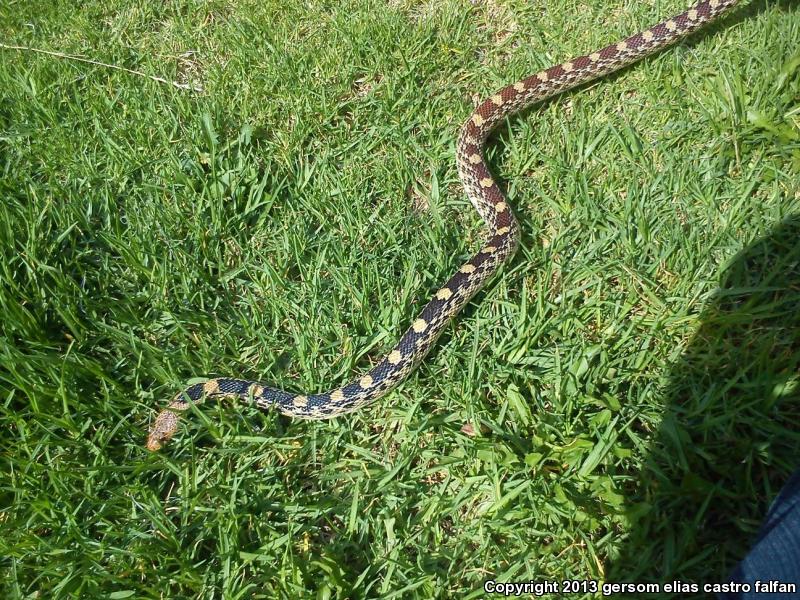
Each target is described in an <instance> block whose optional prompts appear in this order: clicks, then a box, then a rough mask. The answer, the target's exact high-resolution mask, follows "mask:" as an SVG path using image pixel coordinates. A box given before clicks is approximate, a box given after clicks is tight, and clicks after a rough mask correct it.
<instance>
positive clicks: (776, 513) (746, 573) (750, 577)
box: [718, 470, 800, 600]
mask: <svg viewBox="0 0 800 600" xmlns="http://www.w3.org/2000/svg"><path fill="white" fill-rule="evenodd" d="M730 581H734V582H737V583H748V584H750V586H751V587H750V591H741V592H738V593H728V594H720V595H718V598H720V600H779V599H780V600H787V599H788V598H800V470H798V471H795V473H794V474H793V475H792V477H791V479H789V481H788V482H787V483H786V485H785V486H784V487H783V489H782V490H781V492H780V494H778V497H777V498H776V499H775V502H773V504H772V506H771V507H770V509H769V512H768V513H767V518H766V520H765V521H764V524H763V525H762V526H761V530H760V531H759V532H758V538H757V539H756V542H755V544H753V547H752V549H751V550H750V552H749V553H748V554H747V556H745V557H744V559H743V560H742V562H741V563H739V565H737V567H736V568H735V569H734V570H733V573H731V576H730ZM773 581H777V582H779V583H782V584H795V591H794V592H791V593H785V592H784V593H781V592H778V591H777V590H776V591H767V592H766V593H765V592H764V591H763V590H764V587H763V586H764V585H767V586H769V584H770V582H773ZM756 582H759V583H760V586H759V591H757V590H756ZM767 589H769V588H767Z"/></svg>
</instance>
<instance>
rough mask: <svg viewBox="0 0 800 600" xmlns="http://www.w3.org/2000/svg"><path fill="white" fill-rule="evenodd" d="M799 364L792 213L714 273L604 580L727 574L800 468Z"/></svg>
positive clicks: (797, 232) (796, 236) (799, 276)
mask: <svg viewBox="0 0 800 600" xmlns="http://www.w3.org/2000/svg"><path fill="white" fill-rule="evenodd" d="M799 363H800V216H793V217H792V218H789V219H787V220H785V221H783V222H782V223H780V224H779V225H778V226H776V227H775V228H774V230H773V231H772V232H771V233H770V234H769V235H768V236H766V237H764V238H762V239H759V240H757V241H756V242H755V243H753V244H752V245H750V246H749V247H747V248H746V249H744V250H743V251H741V252H740V253H739V254H738V255H737V256H736V257H734V259H733V260H732V261H731V262H730V264H729V266H727V267H726V268H724V270H723V273H722V277H721V284H720V286H719V289H718V290H717V292H716V293H715V295H714V296H713V298H712V299H711V301H710V302H709V304H708V306H707V307H706V308H705V309H704V310H703V313H702V315H701V325H700V328H699V330H698V331H697V333H696V334H695V336H694V338H693V339H692V341H691V344H690V346H689V348H688V350H687V351H686V352H685V353H684V355H683V356H682V357H681V359H680V360H679V361H678V362H677V363H676V364H675V365H674V368H673V373H672V376H671V379H670V382H669V387H668V388H667V393H666V403H665V406H666V410H665V413H664V419H663V422H662V425H661V427H660V430H659V432H658V434H657V436H656V437H655V442H654V443H653V445H652V447H651V450H650V456H649V459H648V462H647V464H646V466H645V468H644V469H643V471H642V473H641V474H640V475H639V477H638V480H639V481H638V485H637V486H636V489H635V490H632V492H631V493H630V494H628V497H629V498H630V504H629V507H628V510H629V514H630V517H631V519H632V521H633V522H632V524H631V527H630V531H631V532H632V533H631V535H630V537H629V538H628V539H627V540H626V542H625V544H624V545H623V551H622V553H621V555H620V556H619V557H617V559H616V560H614V561H612V564H611V565H609V569H608V570H607V579H608V580H609V581H651V582H670V581H672V580H673V579H679V580H682V581H684V582H697V583H705V582H709V580H710V579H711V578H713V579H711V580H713V581H727V580H728V579H727V577H728V574H729V572H730V570H731V569H732V568H733V566H734V565H735V563H736V562H737V561H738V560H739V559H740V558H741V557H742V556H743V555H744V554H745V553H746V552H747V550H748V548H749V546H750V544H751V543H752V542H753V540H754V538H755V534H756V532H757V530H758V527H759V525H760V523H761V521H762V519H763V518H764V516H765V515H766V512H767V508H768V506H769V503H770V501H771V500H772V499H773V498H774V497H775V496H776V494H777V493H778V491H779V490H780V487H781V486H782V485H783V484H784V483H785V482H786V481H787V479H788V478H789V475H790V473H791V472H792V471H793V470H794V469H795V468H796V467H798V466H800V454H799V453H798V448H799V447H800V444H798V442H800V435H798V433H797V423H798V421H800V377H798V367H799V366H800V364H799ZM701 589H702V588H701ZM663 597H670V594H663ZM681 597H682V598H685V597H688V596H686V595H681Z"/></svg>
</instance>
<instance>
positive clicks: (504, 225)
mask: <svg viewBox="0 0 800 600" xmlns="http://www.w3.org/2000/svg"><path fill="white" fill-rule="evenodd" d="M738 2H739V0H705V1H703V2H699V3H697V4H695V5H694V6H692V7H691V8H690V9H688V10H686V11H685V12H683V13H681V14H679V15H677V16H675V17H672V18H671V19H667V20H666V21H662V22H661V23H659V24H657V25H655V26H653V27H651V28H649V29H646V30H644V31H642V32H640V33H637V34H636V35H633V36H631V37H628V38H625V39H624V40H621V41H619V42H617V43H614V44H611V45H609V46H606V47H605V48H603V49H601V50H597V51H595V52H592V53H591V54H586V55H584V56H579V57H577V58H573V59H572V60H569V61H567V62H565V63H562V64H560V65H556V66H554V67H550V68H549V69H546V70H544V71H541V72H539V73H537V74H535V75H532V76H530V77H527V78H525V79H522V80H520V81H518V82H516V83H514V84H512V85H509V86H507V87H504V88H503V89H502V90H500V91H498V92H496V93H495V94H493V95H491V96H490V97H489V98H488V99H486V100H485V101H484V102H483V103H481V104H480V105H479V106H478V107H477V108H476V109H475V111H474V112H473V113H472V115H471V116H470V117H469V119H468V120H467V121H466V123H464V125H463V127H462V128H461V133H460V136H459V138H458V143H457V146H456V164H457V166H458V174H459V177H460V178H461V182H462V183H463V185H464V189H465V191H466V193H467V196H468V197H469V199H470V201H471V203H472V205H473V206H474V207H475V210H477V211H478V213H479V214H480V216H481V217H482V218H483V220H484V221H485V223H486V225H487V226H488V228H489V239H488V241H487V242H486V244H485V245H484V246H483V248H482V249H481V250H480V252H478V253H477V254H475V256H473V257H472V258H471V259H470V260H469V261H467V262H466V263H464V264H463V265H462V266H461V268H460V269H458V271H457V272H456V273H455V274H454V275H453V276H452V277H451V278H450V279H449V280H448V281H447V282H446V283H445V284H444V285H443V286H441V288H440V289H439V291H438V292H436V294H435V295H434V297H433V298H432V299H431V300H430V301H429V302H428V304H427V305H426V306H425V308H423V309H422V312H421V314H420V315H419V317H418V318H417V319H416V320H415V321H414V322H413V323H412V324H411V327H410V328H409V329H408V331H406V332H405V334H404V335H403V337H402V338H400V341H399V342H398V343H397V345H396V346H395V347H394V348H393V349H392V350H391V352H389V354H387V355H386V356H385V357H384V358H383V359H382V360H381V361H380V362H379V363H378V364H377V365H375V366H374V367H373V368H372V369H371V370H370V371H369V372H368V373H366V374H364V375H362V376H361V377H359V378H358V379H356V380H354V381H352V382H350V383H348V384H346V385H344V386H342V387H339V388H337V389H334V390H331V391H328V392H325V393H322V394H302V393H292V392H287V391H284V390H280V389H276V388H272V387H268V386H265V385H263V384H261V383H259V382H257V381H249V380H245V379H235V378H218V379H210V380H208V381H206V382H204V383H198V384H195V385H191V386H189V387H188V388H187V389H185V390H183V391H182V392H181V393H179V394H178V395H177V396H176V397H175V398H174V399H173V400H172V401H171V402H170V404H169V405H168V406H167V407H166V408H165V409H164V410H162V411H161V412H160V413H159V414H158V416H157V417H156V419H155V421H154V422H153V424H152V426H151V428H150V435H149V437H148V440H147V448H148V449H150V450H158V449H159V448H160V447H161V446H162V445H163V444H164V443H165V442H166V441H168V440H169V439H170V438H171V437H172V436H173V434H174V433H175V431H176V430H177V427H178V422H179V416H180V414H181V413H182V412H185V411H186V410H187V409H188V408H189V402H197V401H200V400H202V399H203V398H204V397H213V396H228V397H237V398H241V399H244V400H248V401H252V402H254V403H255V404H256V405H257V406H258V407H259V408H262V409H269V408H271V407H275V408H277V409H278V410H279V411H280V412H281V413H284V414H287V415H290V416H292V417H298V418H302V419H327V418H331V417H336V416H339V415H343V414H346V413H349V412H353V411H355V410H358V409H359V408H361V407H363V406H364V405H366V404H368V403H370V402H373V401H374V400H376V399H378V398H380V397H381V396H383V395H385V394H386V393H387V392H388V391H389V390H391V389H392V388H393V387H394V386H396V385H397V384H398V383H400V382H401V381H402V380H403V379H404V378H405V377H406V376H408V374H409V373H410V372H411V371H412V370H413V369H414V368H415V367H416V366H417V365H418V364H419V363H420V361H421V360H422V359H423V358H424V357H425V356H426V355H427V354H428V352H429V351H430V349H431V347H432V346H433V345H434V344H435V342H436V340H437V338H438V337H439V335H440V334H441V333H442V331H443V330H444V328H445V327H446V326H447V324H448V322H449V320H450V318H451V317H453V316H454V315H456V314H457V313H458V312H459V311H460V310H461V309H462V308H463V307H464V306H465V305H466V304H467V303H468V302H469V300H470V298H472V296H473V295H474V294H475V293H476V292H477V291H478V290H479V289H481V287H482V286H483V285H484V283H485V282H486V281H487V280H488V279H489V278H490V277H492V275H494V274H495V273H496V272H497V271H498V269H499V268H500V267H501V266H502V265H503V263H505V262H506V261H507V260H508V259H509V257H511V256H512V255H513V254H514V252H515V250H516V248H517V246H518V244H519V225H518V224H517V220H516V219H515V218H514V215H513V214H512V212H511V208H510V207H509V206H508V204H507V202H506V200H505V197H504V196H503V192H502V191H501V190H500V187H499V186H498V185H497V183H496V182H495V180H494V178H493V177H492V174H491V173H490V171H489V167H488V165H487V164H486V160H485V158H484V152H483V150H484V145H485V142H486V139H487V137H488V136H489V134H490V133H491V131H492V130H493V129H494V128H495V127H496V126H497V124H498V123H500V122H501V121H502V120H503V119H504V118H506V117H507V116H509V115H511V114H513V113H515V112H518V111H520V110H522V109H524V108H526V107H528V106H530V105H531V104H533V103H535V102H540V101H542V100H545V99H547V98H550V97H551V96H554V95H556V94H559V93H561V92H563V91H565V90H568V89H570V88H573V87H575V86H578V85H581V84H583V83H585V82H587V81H590V80H592V79H595V78H597V77H600V76H603V75H606V74H608V73H611V72H613V71H616V70H618V69H620V68H622V67H624V66H626V65H629V64H631V63H633V62H636V61H638V60H640V59H641V58H643V57H645V56H647V55H649V54H652V53H653V52H656V51H658V50H659V49H661V48H663V47H665V46H667V45H669V44H671V43H673V42H675V41H677V40H679V39H681V38H683V37H685V36H686V35H688V34H689V33H691V32H693V31H695V30H697V29H699V28H700V27H702V26H703V25H706V24H707V23H709V22H711V21H713V20H715V19H717V18H718V17H719V16H720V15H721V14H723V13H724V12H726V11H727V10H729V9H731V8H732V7H734V6H735V5H736V4H737V3H738Z"/></svg>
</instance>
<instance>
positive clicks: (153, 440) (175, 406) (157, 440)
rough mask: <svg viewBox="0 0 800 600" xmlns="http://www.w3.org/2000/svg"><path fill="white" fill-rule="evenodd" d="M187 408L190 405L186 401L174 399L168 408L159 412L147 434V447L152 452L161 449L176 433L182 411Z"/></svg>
mask: <svg viewBox="0 0 800 600" xmlns="http://www.w3.org/2000/svg"><path fill="white" fill-rule="evenodd" d="M187 408H189V405H188V404H187V403H186V402H181V401H178V400H174V401H173V402H172V403H170V405H169V406H168V407H167V408H165V409H164V410H162V411H161V412H160V413H158V416H156V420H155V421H154V422H153V424H152V426H151V427H150V433H149V434H148V436H147V449H148V450H150V452H157V451H158V450H160V449H161V447H162V446H163V445H164V444H166V443H167V442H168V441H169V440H170V439H171V438H172V436H173V435H175V432H176V431H177V430H178V421H180V413H182V412H183V411H185V410H186V409H187Z"/></svg>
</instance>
